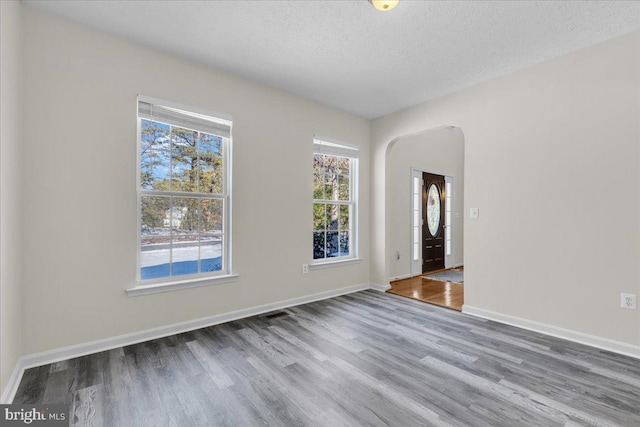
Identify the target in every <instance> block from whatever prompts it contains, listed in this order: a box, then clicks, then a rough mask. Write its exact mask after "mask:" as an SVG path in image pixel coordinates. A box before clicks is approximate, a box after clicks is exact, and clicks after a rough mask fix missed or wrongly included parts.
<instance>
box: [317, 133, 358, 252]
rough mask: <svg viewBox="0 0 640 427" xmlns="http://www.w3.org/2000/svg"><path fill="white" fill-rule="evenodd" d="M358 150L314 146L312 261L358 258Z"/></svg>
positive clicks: (322, 144)
mask: <svg viewBox="0 0 640 427" xmlns="http://www.w3.org/2000/svg"><path fill="white" fill-rule="evenodd" d="M357 166H358V149H357V148H353V147H349V146H346V145H342V144H336V143H333V142H329V141H323V140H320V139H315V140H314V143H313V259H314V260H315V261H317V262H321V261H323V260H324V261H326V260H332V261H333V260H336V259H347V258H355V257H356V253H355V252H356V210H357V194H356V193H357Z"/></svg>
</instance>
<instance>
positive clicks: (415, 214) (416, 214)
mask: <svg viewBox="0 0 640 427" xmlns="http://www.w3.org/2000/svg"><path fill="white" fill-rule="evenodd" d="M419 225H420V211H413V226H414V227H415V226H419Z"/></svg>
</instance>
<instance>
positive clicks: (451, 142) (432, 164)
mask: <svg viewBox="0 0 640 427" xmlns="http://www.w3.org/2000/svg"><path fill="white" fill-rule="evenodd" d="M412 168H415V169H419V170H422V171H426V172H432V173H435V174H438V175H446V176H451V177H453V178H454V189H453V194H454V197H455V199H454V212H458V213H459V217H458V218H455V215H454V218H453V219H452V223H453V224H452V225H453V227H452V230H453V233H452V243H453V245H452V247H453V254H452V255H453V256H452V258H451V259H452V265H460V264H462V263H463V235H464V232H463V201H464V141H463V136H462V132H461V131H460V130H459V129H453V130H452V129H448V128H446V127H442V128H438V129H434V130H431V131H427V132H421V133H419V134H416V135H408V136H403V137H401V138H398V139H397V140H396V141H395V142H393V144H391V145H390V146H389V148H388V150H387V162H386V176H387V177H388V179H387V192H388V193H389V198H388V200H387V212H388V215H389V234H388V236H389V238H388V245H389V248H390V249H389V251H388V253H389V254H390V255H391V261H390V266H389V268H390V277H391V278H402V277H408V276H410V275H411V259H412V253H411V208H412V207H411V169H412ZM396 251H400V259H399V260H398V259H396V257H395V254H396Z"/></svg>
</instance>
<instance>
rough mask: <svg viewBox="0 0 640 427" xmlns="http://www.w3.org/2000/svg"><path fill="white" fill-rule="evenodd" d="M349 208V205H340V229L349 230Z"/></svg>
mask: <svg viewBox="0 0 640 427" xmlns="http://www.w3.org/2000/svg"><path fill="white" fill-rule="evenodd" d="M349 210H350V206H349V205H341V206H340V222H339V228H340V230H341V231H342V230H345V231H346V230H350V229H351V226H350V224H351V223H350V222H349V217H350V215H349Z"/></svg>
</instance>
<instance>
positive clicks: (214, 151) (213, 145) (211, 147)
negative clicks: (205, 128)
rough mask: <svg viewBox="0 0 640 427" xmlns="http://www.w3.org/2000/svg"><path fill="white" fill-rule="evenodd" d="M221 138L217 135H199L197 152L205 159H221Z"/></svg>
mask: <svg viewBox="0 0 640 427" xmlns="http://www.w3.org/2000/svg"><path fill="white" fill-rule="evenodd" d="M222 146H223V145H222V137H220V136H217V135H209V134H207V133H201V134H200V147H199V152H200V153H201V154H204V155H205V156H207V157H220V158H221V159H222Z"/></svg>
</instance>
